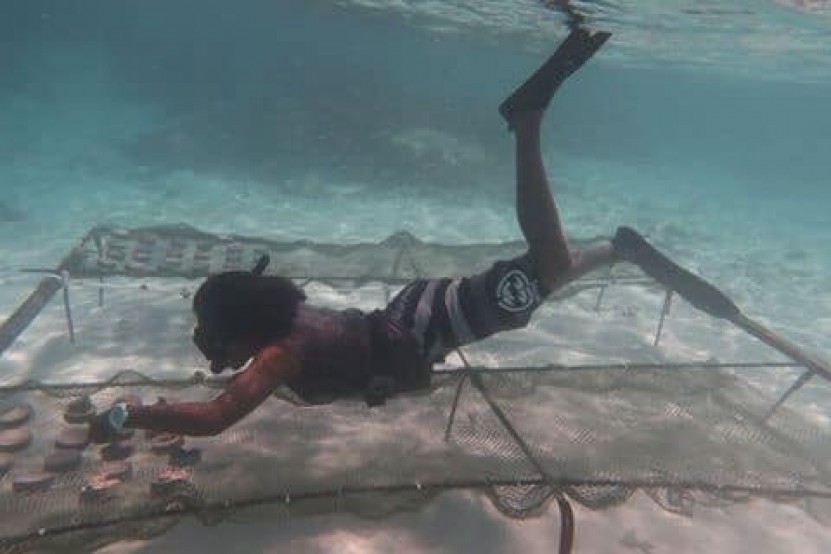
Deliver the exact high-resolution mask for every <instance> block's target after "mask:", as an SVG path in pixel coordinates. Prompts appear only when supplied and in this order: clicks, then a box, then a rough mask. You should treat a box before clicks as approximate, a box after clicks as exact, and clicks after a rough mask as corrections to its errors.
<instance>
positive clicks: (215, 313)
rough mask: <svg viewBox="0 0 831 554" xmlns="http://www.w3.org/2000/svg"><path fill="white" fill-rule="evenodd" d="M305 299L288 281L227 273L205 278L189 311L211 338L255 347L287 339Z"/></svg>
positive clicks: (244, 272) (248, 273) (264, 276)
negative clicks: (243, 342) (242, 341)
mask: <svg viewBox="0 0 831 554" xmlns="http://www.w3.org/2000/svg"><path fill="white" fill-rule="evenodd" d="M304 300H306V295H305V294H304V293H303V291H302V290H301V289H300V288H299V287H298V286H297V285H295V284H294V283H293V282H292V281H291V280H290V279H286V278H285V277H279V276H276V275H257V274H256V273H252V272H248V271H229V272H226V273H218V274H216V275H212V276H210V277H208V278H207V279H206V280H205V282H204V283H202V285H201V286H200V287H199V290H197V291H196V294H195V295H194V297H193V311H194V313H195V314H196V317H197V318H198V319H199V325H200V326H202V327H204V328H205V330H206V331H207V332H209V333H210V334H211V336H212V337H214V338H216V339H221V340H234V339H245V340H248V341H253V342H254V343H255V344H257V345H258V346H264V345H265V344H268V343H269V342H270V341H273V340H275V339H280V338H283V337H285V336H287V335H288V334H289V333H290V332H291V329H292V323H293V321H294V317H295V315H296V314H297V306H298V305H299V304H300V303H301V302H303V301H304Z"/></svg>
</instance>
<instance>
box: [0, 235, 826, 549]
mask: <svg viewBox="0 0 831 554" xmlns="http://www.w3.org/2000/svg"><path fill="white" fill-rule="evenodd" d="M522 247H523V245H522V243H510V244H500V245H477V246H447V245H435V244H426V243H423V242H420V241H418V240H416V239H415V238H413V237H411V236H409V235H406V234H399V235H395V236H394V237H391V238H390V239H388V240H386V241H383V242H381V243H378V244H358V245H325V244H323V245H321V244H314V243H309V242H291V243H281V242H270V241H263V240H259V239H246V238H240V237H216V236H213V235H208V234H206V233H201V232H199V231H196V230H194V229H191V228H186V227H164V228H152V229H138V230H116V229H112V228H99V229H96V230H94V231H93V232H91V233H90V234H89V235H88V236H87V237H86V238H85V239H84V240H83V241H82V242H81V244H80V245H79V247H78V248H77V249H75V250H74V251H73V253H72V255H70V256H69V257H68V258H67V260H65V262H64V263H63V264H62V265H61V267H59V270H61V271H68V272H69V273H70V274H71V275H72V276H73V277H75V278H84V277H93V276H95V277H104V276H108V275H121V276H123V275H127V276H133V277H140V276H157V277H158V276H170V277H199V276H202V275H203V274H207V273H209V272H212V271H219V270H227V269H244V268H250V267H251V266H252V265H253V263H254V261H255V260H256V259H257V258H258V257H259V255H261V254H262V253H269V254H270V255H271V258H272V260H273V267H272V270H273V271H276V272H280V273H282V274H284V275H287V276H290V277H294V278H296V279H300V280H301V282H305V281H310V280H315V281H321V282H324V283H330V284H336V285H343V284H344V283H346V284H347V286H357V285H358V284H360V283H365V282H370V281H379V282H382V283H385V284H389V283H400V282H403V281H406V280H408V279H410V278H413V277H416V276H419V275H423V274H431V275H464V274H469V273H471V272H472V271H476V270H478V269H481V268H483V267H486V266H487V265H489V264H490V263H491V262H492V261H493V260H494V259H498V258H506V257H509V256H512V255H515V254H517V253H519V252H520V251H521V250H522ZM613 282H624V283H638V284H644V285H648V286H656V284H655V283H654V282H653V281H651V280H649V279H645V276H644V274H643V273H641V272H639V271H638V270H636V269H634V268H633V267H629V266H623V267H616V268H615V269H614V270H603V271H602V272H598V273H596V274H594V275H592V276H589V277H588V278H584V279H581V280H579V281H577V282H575V283H574V284H573V285H571V286H570V288H569V289H567V290H565V291H563V292H562V293H560V296H567V295H570V294H573V293H574V292H576V291H579V290H583V289H585V288H586V287H597V288H599V289H600V291H601V292H602V291H603V290H605V287H607V286H608V285H609V284H611V283H613ZM39 290H40V289H39ZM42 293H43V291H42V290H40V292H38V298H39V299H42V298H48V296H46V295H44V294H42ZM667 299H669V296H667ZM30 300H31V299H30ZM599 301H600V297H599V296H598V302H599ZM27 302H28V304H26V309H25V310H24V311H25V312H26V313H29V314H31V313H35V314H36V313H37V310H36V309H35V308H36V306H37V305H38V302H40V300H37V302H35V301H27ZM40 305H42V304H40ZM667 307H668V304H666V305H665V310H664V312H665V311H666V308H667ZM15 317H17V314H16V315H15V316H13V318H11V319H15ZM27 317H28V316H27ZM24 319H25V318H22V316H21V318H18V321H23V320H24ZM14 327H15V329H16V331H15V332H20V330H22V327H21V326H20V324H17V325H16V326H14ZM24 327H25V325H24ZM659 328H660V327H659ZM462 360H463V361H465V360H464V358H462ZM726 365H727V364H717V363H701V364H696V363H687V364H676V365H672V364H661V363H655V364H641V365H634V364H611V365H605V366H590V365H583V366H557V365H549V366H539V367H512V368H504V369H496V368H487V367H470V366H467V362H466V361H465V366H466V368H467V369H465V368H460V369H441V370H439V371H437V373H436V374H435V376H434V386H433V390H431V391H430V392H429V393H423V394H419V395H412V396H400V397H396V398H393V399H391V400H390V401H389V402H388V403H387V404H386V405H385V406H383V407H374V408H371V409H370V408H368V407H367V406H366V405H365V404H363V403H361V402H359V401H352V400H342V401H338V402H335V403H333V404H331V405H326V406H315V407H309V406H304V405H302V404H301V403H299V402H298V401H297V400H296V399H294V398H292V397H291V395H290V394H288V393H287V392H285V391H281V392H280V393H278V394H276V395H275V398H273V399H272V400H270V401H267V402H266V403H265V404H263V405H262V406H261V407H259V408H258V409H257V410H255V412H254V413H252V414H251V415H250V416H249V417H247V418H246V419H244V420H243V421H241V422H239V423H238V424H236V425H235V426H234V427H232V428H231V429H229V430H228V431H226V432H224V433H223V434H221V435H220V436H218V437H212V438H202V439H196V438H193V439H191V438H189V439H187V440H186V441H185V443H184V445H182V446H180V447H176V448H174V449H173V450H170V451H166V452H163V453H160V452H157V451H155V450H154V448H153V444H152V442H151V438H150V437H147V436H146V435H145V434H144V433H143V432H138V433H136V434H135V436H134V438H133V439H132V440H133V445H132V446H133V448H134V452H133V453H132V454H131V455H130V456H129V457H128V462H129V464H130V466H131V472H130V475H128V476H126V477H124V478H123V479H121V480H120V481H119V482H118V483H116V484H114V485H113V488H112V489H111V490H109V491H107V492H106V493H105V494H103V496H97V497H95V500H94V501H89V498H88V497H86V496H84V492H83V491H84V488H85V485H87V484H89V483H90V481H91V480H92V479H94V476H95V475H96V474H98V473H100V472H101V470H102V467H103V465H102V464H104V461H103V457H105V454H104V451H103V447H99V446H94V447H88V448H86V449H85V450H84V451H83V455H82V462H81V465H80V467H78V468H76V469H73V470H71V471H68V472H65V473H60V474H58V475H57V476H55V480H54V482H53V483H52V484H51V486H49V487H48V488H47V489H46V490H43V491H37V492H18V491H15V490H14V489H15V479H16V478H17V477H18V476H19V475H22V474H24V473H26V472H29V471H40V470H42V469H43V465H44V460H45V457H46V456H47V455H48V454H49V453H50V452H52V451H54V450H55V442H56V439H57V437H58V433H60V432H61V431H62V429H63V428H65V427H67V424H66V423H65V422H64V421H63V414H64V411H65V410H66V409H67V407H68V405H69V404H70V403H71V402H72V401H73V400H76V399H78V398H79V397H82V396H84V395H89V396H90V398H91V400H92V402H93V404H94V405H95V406H96V407H97V408H98V409H99V410H103V409H106V408H108V407H109V406H110V405H111V404H112V403H113V402H114V401H115V400H116V399H117V398H118V397H121V396H124V395H125V394H134V395H137V396H139V397H141V399H142V400H143V401H144V402H154V401H156V400H157V399H158V398H159V397H163V398H165V399H167V400H168V401H183V400H206V399H209V398H211V396H212V395H214V394H216V390H218V389H219V388H220V387H221V386H222V384H223V381H222V380H211V379H205V378H203V377H198V378H194V379H190V380H182V381H157V380H153V379H151V378H149V377H146V376H144V375H142V374H139V373H135V372H125V373H121V374H119V375H118V376H116V377H115V378H114V379H113V380H112V381H108V382H105V383H99V384H88V385H83V386H82V385H64V386H58V385H44V384H40V383H37V382H32V383H24V384H20V385H17V386H13V387H6V388H2V389H0V410H2V409H4V408H6V407H8V406H11V405H14V404H18V403H28V404H30V405H31V406H32V407H33V408H34V416H33V418H32V419H31V421H30V422H29V423H28V424H27V425H28V428H29V430H30V431H31V433H32V437H33V439H32V443H31V445H30V446H28V447H27V448H25V449H22V450H21V451H20V452H17V453H15V454H12V455H10V457H11V458H12V459H13V460H12V462H13V463H12V464H11V468H10V470H9V472H8V473H7V474H6V475H5V476H4V477H2V480H0V550H2V551H3V552H17V551H25V550H29V549H33V548H38V549H43V550H50V549H54V550H61V549H64V548H67V547H74V546H78V545H81V546H84V547H89V546H90V545H96V544H102V543H105V542H109V541H112V540H117V539H120V538H124V537H146V536H152V535H155V534H158V533H163V532H165V531H166V530H167V529H168V528H169V527H170V525H172V524H174V523H175V522H176V521H177V520H178V519H179V518H181V517H182V516H184V515H195V516H196V517H198V518H199V519H201V520H202V521H203V522H205V523H208V524H213V523H218V522H221V521H226V520H229V519H231V520H237V519H246V518H249V517H257V514H262V513H263V512H267V513H268V515H269V517H270V518H272V519H273V518H280V517H294V516H300V515H307V514H321V513H332V512H339V511H345V512H349V513H353V514H357V515H359V516H362V517H367V518H381V517H386V516H387V515H389V514H392V513H395V512H398V511H402V510H412V509H416V508H418V507H420V506H422V505H423V504H424V503H425V502H428V501H429V500H431V499H432V498H434V497H435V495H436V494H438V493H440V492H442V491H447V490H453V489H474V490H480V491H482V492H484V493H486V494H487V495H488V496H489V497H490V498H491V499H492V500H493V502H494V504H495V505H496V506H497V508H498V509H499V510H500V511H501V512H502V513H504V514H505V515H507V516H510V517H528V516H530V515H535V514H538V513H540V512H542V511H543V510H545V509H546V507H547V506H548V504H549V502H550V501H551V499H552V498H557V499H559V500H561V499H562V498H563V495H566V496H567V497H568V498H571V499H572V500H574V501H576V502H579V503H580V504H582V505H584V506H586V507H588V508H591V509H603V508H610V507H613V506H616V505H619V504H621V503H624V502H626V501H627V499H629V498H630V497H631V496H632V494H633V493H634V492H635V491H638V490H642V491H644V492H645V493H647V494H648V495H649V496H650V497H651V498H652V499H653V500H654V501H655V502H656V503H657V504H658V505H660V506H661V507H663V508H664V509H666V510H669V511H672V512H675V513H679V514H689V513H690V511H691V509H692V506H693V505H696V504H699V505H704V506H713V505H716V506H718V505H724V504H729V503H734V502H742V501H745V500H746V499H748V498H751V497H765V498H769V499H772V500H775V501H779V502H794V503H800V504H802V505H803V506H804V507H807V506H808V503H811V501H818V500H821V499H828V498H831V467H829V462H828V460H829V459H831V456H829V454H831V446H829V445H831V441H829V438H831V437H829V434H828V430H827V428H825V427H823V426H821V424H820V423H817V422H816V420H815V419H811V418H809V417H808V415H807V414H806V413H804V412H803V411H801V410H800V407H799V406H798V405H795V403H789V404H788V405H786V406H778V409H776V410H771V406H772V404H773V400H774V399H772V398H770V397H769V396H768V395H766V394H763V393H762V392H760V391H759V390H757V389H755V388H753V387H752V386H750V385H749V384H748V383H747V382H745V381H744V380H743V379H742V378H740V377H738V376H736V375H735V374H733V373H729V372H727V371H723V370H722V369H723V368H722V366H726ZM775 365H776V364H770V366H771V367H773V366H775ZM757 369H758V370H759V371H764V369H763V368H761V367H760V368H757ZM803 382H804V381H803ZM823 391H825V389H823ZM821 394H824V395H826V396H827V394H826V392H821ZM815 401H816V399H815ZM172 468H176V471H177V472H178V473H175V474H174V475H175V476H176V479H175V480H174V481H173V483H172V484H171V483H170V482H168V485H170V486H165V487H162V488H160V487H159V479H161V478H162V477H164V476H167V477H168V478H169V476H170V475H171V469H172ZM821 505H822V504H821V503H817V502H813V503H811V506H810V509H811V510H812V513H815V514H816V513H817V511H818V510H820V508H819V506H821Z"/></svg>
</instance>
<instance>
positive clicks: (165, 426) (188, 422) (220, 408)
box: [90, 345, 299, 442]
mask: <svg viewBox="0 0 831 554" xmlns="http://www.w3.org/2000/svg"><path fill="white" fill-rule="evenodd" d="M298 371H299V363H298V361H297V360H296V358H294V356H292V355H291V354H289V353H288V352H287V351H286V350H285V349H284V348H283V347H280V346H277V345H274V346H268V347H266V348H264V349H263V350H262V351H260V352H259V353H258V354H257V356H256V357H255V358H254V360H252V361H251V363H250V364H249V365H248V367H247V368H246V369H245V370H244V371H242V372H241V373H240V374H239V375H237V376H236V377H235V378H234V379H233V381H231V383H230V384H229V385H228V387H227V388H226V389H225V391H224V392H223V393H222V394H220V395H219V396H217V397H216V398H215V399H213V400H211V401H208V402H183V403H176V404H154V405H147V406H127V420H126V421H125V422H124V427H126V428H135V429H149V430H152V431H159V432H168V433H174V434H177V435H188V436H195V437H204V436H213V435H218V434H219V433H221V432H223V431H224V430H225V429H227V428H228V427H230V426H231V425H233V424H234V423H236V422H237V421H239V420H240V419H242V418H243V417H245V416H246V415H248V414H249V413H251V412H252V411H253V410H254V408H256V407H257V406H259V405H260V404H262V402H263V401H264V400H265V399H266V398H268V397H269V396H270V395H271V394H272V393H273V392H274V391H275V390H276V389H277V388H278V387H279V386H280V385H281V384H283V383H284V382H285V381H286V380H287V379H289V378H291V377H292V376H294V375H296V374H297V372H298ZM114 434H115V430H114V429H113V428H112V425H111V424H110V421H109V412H105V413H103V414H101V415H99V416H98V417H97V418H96V419H95V420H94V421H93V422H92V423H91V424H90V440H92V441H93V442H109V441H110V440H112V438H113V435H114Z"/></svg>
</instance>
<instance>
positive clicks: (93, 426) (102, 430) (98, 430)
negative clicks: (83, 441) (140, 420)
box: [87, 403, 128, 444]
mask: <svg viewBox="0 0 831 554" xmlns="http://www.w3.org/2000/svg"><path fill="white" fill-rule="evenodd" d="M127 417H128V415H127V405H126V404H123V403H120V404H116V405H115V406H113V407H112V408H110V409H109V410H107V411H106V412H102V413H100V414H98V415H97V416H95V417H94V418H92V420H91V421H90V422H89V430H88V435H87V436H88V437H89V441H90V442H92V443H95V444H104V443H109V442H113V441H116V440H118V436H119V434H121V433H123V432H124V424H125V423H126V422H127Z"/></svg>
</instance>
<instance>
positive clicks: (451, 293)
mask: <svg viewBox="0 0 831 554" xmlns="http://www.w3.org/2000/svg"><path fill="white" fill-rule="evenodd" d="M461 283H462V280H461V279H456V280H455V281H453V282H452V283H450V285H449V286H448V287H447V290H446V291H445V293H444V305H445V307H446V308H447V315H449V316H450V325H451V326H452V327H453V334H455V335H456V340H457V342H458V343H459V344H460V345H462V344H469V343H471V342H473V341H474V340H476V337H475V336H474V335H473V332H472V331H471V330H470V325H469V324H468V322H467V318H465V314H464V312H462V307H461V306H460V305H459V285H460V284H461Z"/></svg>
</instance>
